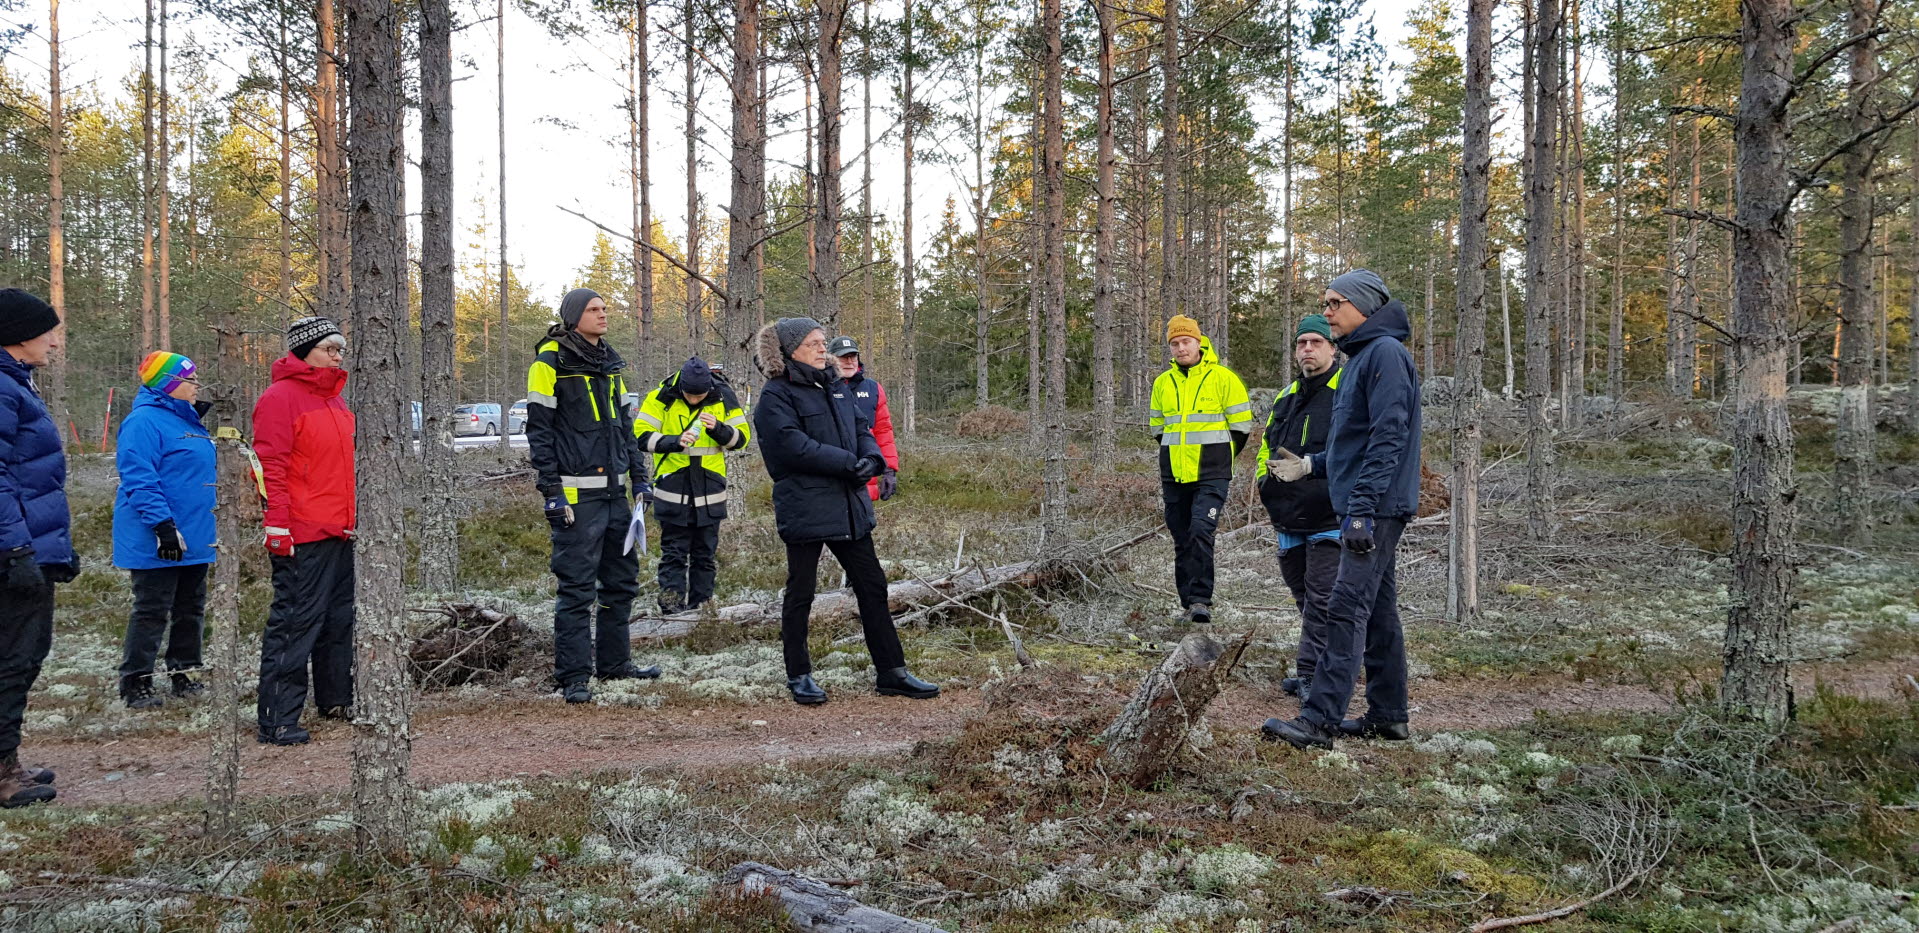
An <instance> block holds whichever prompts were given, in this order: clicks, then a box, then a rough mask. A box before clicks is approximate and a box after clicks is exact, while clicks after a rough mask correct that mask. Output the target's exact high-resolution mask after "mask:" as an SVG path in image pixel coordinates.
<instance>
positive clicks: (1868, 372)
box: [1832, 0, 1879, 547]
mask: <svg viewBox="0 0 1919 933" xmlns="http://www.w3.org/2000/svg"><path fill="white" fill-rule="evenodd" d="M1878 21H1879V3H1878V0H1852V14H1851V17H1850V30H1849V34H1850V35H1852V36H1862V35H1866V34H1867V33H1869V32H1870V31H1871V30H1873V29H1875V28H1877V27H1878ZM1850 55H1851V59H1852V66H1851V68H1850V69H1849V72H1848V81H1847V84H1848V87H1847V99H1848V102H1849V104H1850V108H1849V109H1850V111H1851V114H1850V116H1851V124H1852V125H1851V131H1852V133H1854V134H1860V133H1866V132H1869V131H1870V130H1871V129H1872V127H1873V125H1874V124H1875V123H1876V122H1877V120H1878V114H1877V113H1875V112H1874V111H1873V109H1872V96H1873V86H1874V84H1875V83H1877V81H1878V80H1879V48H1878V40H1877V39H1874V38H1868V39H1865V40H1864V41H1862V42H1859V43H1857V44H1856V45H1854V46H1853V47H1852V49H1851V51H1850ZM1874 153H1875V146H1874V145H1873V144H1871V143H1862V144H1860V145H1856V146H1853V147H1852V148H1851V149H1849V150H1847V152H1846V154H1845V155H1844V156H1842V157H1841V161H1842V164H1843V169H1842V172H1843V175H1844V184H1845V190H1844V194H1843V196H1842V197H1841V198H1840V201H1839V414H1838V417H1837V418H1836V419H1835V420H1836V422H1837V423H1836V424H1835V431H1834V434H1833V470H1832V474H1833V477H1832V478H1833V519H1834V524H1835V525H1836V530H1837V531H1838V536H1839V540H1840V541H1841V542H1842V543H1844V544H1847V545H1850V546H1852V547H1863V546H1866V545H1869V544H1871V543H1872V488H1871V487H1872V468H1873V449H1872V448H1873V414H1872V375H1873V373H1872V370H1873V365H1872V362H1873V361H1872V355H1873V344H1874V342H1875V340H1874V335H1873V310H1874V308H1873V282H1872V273H1873V262H1872V221H1873V217H1872V163H1873V156H1874Z"/></svg>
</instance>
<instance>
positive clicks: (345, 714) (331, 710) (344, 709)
mask: <svg viewBox="0 0 1919 933" xmlns="http://www.w3.org/2000/svg"><path fill="white" fill-rule="evenodd" d="M320 718H321V719H337V720H339V721H341V722H352V721H353V707H351V706H323V707H320Z"/></svg>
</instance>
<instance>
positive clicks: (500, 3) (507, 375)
mask: <svg viewBox="0 0 1919 933" xmlns="http://www.w3.org/2000/svg"><path fill="white" fill-rule="evenodd" d="M493 15H494V16H495V17H497V22H495V23H494V28H495V30H497V31H496V32H495V33H494V38H495V39H496V40H497V43H498V44H497V46H496V47H495V49H494V52H495V55H496V56H497V57H496V59H495V61H496V62H497V63H498V70H496V71H495V72H494V81H495V85H494V91H495V93H496V94H497V97H496V98H495V99H496V100H498V101H499V104H500V106H499V110H498V112H497V116H498V118H499V150H500V190H499V192H498V193H497V197H498V198H499V199H500V325H499V327H500V329H499V333H498V334H497V336H498V337H499V339H498V340H497V341H495V345H496V347H497V349H498V350H499V351H500V355H499V360H500V384H499V394H498V395H495V396H494V398H497V399H499V400H500V425H501V428H502V430H501V431H500V439H499V444H498V446H497V447H496V448H495V449H496V450H497V451H498V454H499V459H500V464H501V465H502V466H504V465H505V464H506V462H507V457H508V452H509V451H511V450H512V449H513V447H512V443H513V442H512V440H511V435H509V434H507V432H506V431H505V430H504V428H505V426H506V417H507V416H506V412H508V411H509V410H511V409H512V407H513V395H514V388H515V387H514V385H513V340H512V336H511V335H512V332H513V327H512V322H511V319H510V318H509V316H508V314H507V296H508V295H510V294H512V290H511V288H510V287H509V286H510V284H511V283H510V279H511V277H512V273H513V267H512V265H510V264H509V263H508V262H507V258H506V230H507V226H506V0H496V3H495V6H494V13H493Z"/></svg>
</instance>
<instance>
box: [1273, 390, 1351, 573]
mask: <svg viewBox="0 0 1919 933" xmlns="http://www.w3.org/2000/svg"><path fill="white" fill-rule="evenodd" d="M1343 372H1345V370H1344V369H1335V370H1333V372H1332V375H1330V376H1326V377H1325V380H1324V383H1323V384H1321V385H1319V388H1318V389H1317V390H1314V391H1306V392H1302V391H1301V386H1302V385H1306V386H1309V387H1310V386H1311V385H1313V384H1314V383H1316V382H1318V380H1317V379H1303V380H1302V379H1295V380H1293V383H1292V384H1291V385H1289V386H1287V387H1286V388H1284V389H1281V390H1280V391H1279V395H1278V396H1276V397H1275V398H1274V399H1273V412H1272V414H1271V415H1270V416H1268V417H1267V419H1266V431H1265V434H1264V435H1263V436H1262V437H1261V438H1260V442H1259V461H1258V466H1257V467H1255V469H1254V471H1253V477H1254V478H1255V479H1256V480H1258V483H1259V499H1260V502H1261V503H1262V504H1263V505H1265V506H1266V514H1267V516H1268V517H1270V518H1271V519H1272V520H1273V527H1274V528H1277V529H1279V530H1280V531H1286V532H1291V533H1293V534H1305V535H1310V534H1315V533H1318V532H1321V531H1330V530H1332V529H1334V528H1338V527H1339V516H1338V515H1337V514H1335V513H1334V512H1333V500H1332V496H1331V494H1330V493H1329V492H1328V491H1327V484H1326V478H1325V477H1323V476H1306V477H1302V478H1300V479H1298V480H1295V481H1293V482H1290V483H1282V482H1280V481H1279V480H1276V479H1274V478H1272V477H1271V476H1269V475H1267V472H1266V468H1267V466H1268V464H1269V463H1270V462H1271V460H1272V457H1273V450H1274V449H1275V448H1284V449H1286V450H1290V451H1292V452H1293V453H1295V454H1298V455H1300V456H1302V457H1303V456H1307V455H1317V456H1319V457H1324V455H1325V451H1326V439H1327V438H1328V437H1330V436H1332V431H1333V393H1334V391H1336V390H1337V389H1338V388H1339V377H1340V374H1341V373H1343ZM1322 375H1324V374H1322Z"/></svg>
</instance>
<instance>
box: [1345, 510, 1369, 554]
mask: <svg viewBox="0 0 1919 933" xmlns="http://www.w3.org/2000/svg"><path fill="white" fill-rule="evenodd" d="M1339 543H1340V544H1341V545H1344V546H1345V548H1346V550H1348V551H1351V552H1353V553H1354V554H1371V553H1372V552H1373V517H1372V516H1371V515H1348V516H1346V520H1345V522H1344V524H1342V525H1340V528H1339Z"/></svg>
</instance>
